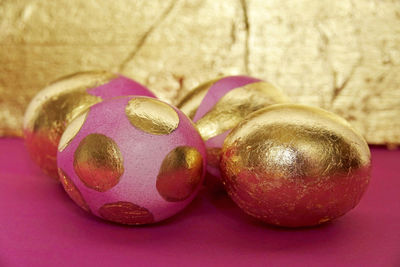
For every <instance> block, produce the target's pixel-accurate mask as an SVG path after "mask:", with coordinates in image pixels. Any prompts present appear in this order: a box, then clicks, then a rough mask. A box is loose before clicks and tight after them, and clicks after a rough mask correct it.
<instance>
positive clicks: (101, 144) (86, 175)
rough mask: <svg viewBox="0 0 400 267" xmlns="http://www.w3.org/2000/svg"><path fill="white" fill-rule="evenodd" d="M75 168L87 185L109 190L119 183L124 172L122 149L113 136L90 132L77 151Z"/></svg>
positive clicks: (100, 190) (98, 189) (100, 189)
mask: <svg viewBox="0 0 400 267" xmlns="http://www.w3.org/2000/svg"><path fill="white" fill-rule="evenodd" d="M74 169H75V172H76V174H77V175H78V177H79V178H80V179H81V181H82V182H83V183H84V184H85V185H86V186H87V187H89V188H92V189H94V190H97V191H99V192H104V191H107V190H109V189H111V188H112V187H114V186H115V185H117V184H118V182H119V179H120V177H121V176H122V174H123V173H124V165H123V158H122V154H121V151H120V150H119V148H118V145H117V144H116V143H115V142H114V141H113V140H112V139H111V138H109V137H107V136H105V135H102V134H90V135H88V136H86V137H85V138H84V139H83V140H82V141H81V142H80V144H79V146H78V148H77V149H76V151H75V155H74Z"/></svg>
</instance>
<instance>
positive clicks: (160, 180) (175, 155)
mask: <svg viewBox="0 0 400 267" xmlns="http://www.w3.org/2000/svg"><path fill="white" fill-rule="evenodd" d="M202 177H203V158H202V156H201V154H200V152H199V151H198V150H197V149H196V148H193V147H188V146H179V147H176V148H174V149H173V150H172V151H170V152H169V153H168V154H167V156H166V157H165V158H164V160H163V162H162V164H161V167H160V170H159V173H158V175H157V182H156V187H157V191H158V193H159V194H160V195H161V196H162V197H163V198H164V199H165V200H166V201H171V202H176V201H182V200H185V199H187V198H188V197H190V196H191V195H192V194H193V193H194V191H195V190H196V188H198V186H199V184H200V183H201V180H202Z"/></svg>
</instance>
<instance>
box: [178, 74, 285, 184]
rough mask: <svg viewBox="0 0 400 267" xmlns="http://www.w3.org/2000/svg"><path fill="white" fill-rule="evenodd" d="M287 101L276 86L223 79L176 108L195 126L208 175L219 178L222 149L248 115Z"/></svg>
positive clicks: (247, 79)
mask: <svg viewBox="0 0 400 267" xmlns="http://www.w3.org/2000/svg"><path fill="white" fill-rule="evenodd" d="M287 102H290V99H289V97H288V96H286V95H285V94H284V93H283V91H282V90H281V89H279V88H278V87H277V86H275V85H273V84H271V83H269V82H266V81H262V80H260V79H257V78H253V77H249V76H226V77H221V78H218V79H215V80H211V81H207V82H205V83H203V84H201V85H199V86H198V87H196V88H194V89H193V90H191V92H190V93H189V94H188V95H186V96H185V97H184V98H183V99H182V100H181V101H180V102H179V103H178V105H177V107H178V108H179V109H181V110H182V111H183V112H184V113H185V114H186V115H188V116H189V117H190V118H191V119H192V120H193V121H194V123H195V124H196V127H197V129H198V130H199V132H200V135H201V136H202V138H203V140H204V141H205V144H206V146H207V153H208V166H207V170H208V171H209V173H211V174H212V175H214V176H216V177H221V173H220V170H219V163H220V156H221V147H222V145H223V143H224V140H225V138H226V136H227V135H228V134H229V132H230V131H231V130H232V129H233V128H234V127H235V126H236V125H237V124H239V122H241V121H242V120H243V119H244V118H245V117H246V116H247V115H249V114H250V113H252V112H254V111H257V110H259V109H261V108H264V107H268V106H270V105H272V104H277V103H287Z"/></svg>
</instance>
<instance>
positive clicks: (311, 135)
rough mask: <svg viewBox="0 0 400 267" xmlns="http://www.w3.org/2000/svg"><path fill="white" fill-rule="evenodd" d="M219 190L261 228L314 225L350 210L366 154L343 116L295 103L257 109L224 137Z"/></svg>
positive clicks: (362, 180) (367, 165)
mask: <svg viewBox="0 0 400 267" xmlns="http://www.w3.org/2000/svg"><path fill="white" fill-rule="evenodd" d="M220 165H221V172H222V176H223V178H222V180H223V184H224V186H225V188H226V191H227V192H228V194H229V195H230V197H231V198H232V199H233V201H234V202H236V204H237V205H238V206H239V207H240V208H241V209H242V210H243V211H244V212H246V213H247V214H249V215H251V216H254V217H256V218H258V219H260V220H262V221H264V222H266V223H268V224H272V225H277V226H286V227H301V226H313V225H318V224H321V223H325V222H328V221H331V220H333V219H335V218H338V217H340V216H342V215H344V214H345V213H346V212H348V211H349V210H351V209H353V208H354V207H355V206H356V205H357V204H358V203H359V201H360V199H361V197H362V196H363V194H364V192H365V191H366V189H367V186H368V184H369V181H370V169H371V161H370V151H369V148H368V145H367V143H366V141H365V140H364V138H363V137H362V136H361V135H360V134H358V133H357V132H356V131H355V130H354V129H353V128H352V127H351V126H350V124H349V123H348V122H347V121H345V120H344V119H343V118H341V117H339V116H337V115H335V114H333V113H331V112H328V111H325V110H323V109H320V108H315V107H308V106H302V105H294V104H281V105H273V106H270V107H268V108H264V109H261V110H258V111H256V112H254V113H252V114H250V115H249V116H248V117H246V118H245V119H244V120H243V121H242V122H241V123H239V124H238V125H237V126H236V127H235V128H234V129H233V130H232V131H231V132H230V133H229V135H228V136H227V137H226V139H225V142H224V145H223V149H222V156H221V162H220Z"/></svg>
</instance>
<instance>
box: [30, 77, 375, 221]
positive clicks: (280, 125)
mask: <svg viewBox="0 0 400 267" xmlns="http://www.w3.org/2000/svg"><path fill="white" fill-rule="evenodd" d="M24 133H25V141H26V145H27V148H28V151H29V153H30V154H31V156H32V158H33V159H34V161H35V162H36V163H37V164H38V165H39V166H40V167H41V168H42V169H43V171H44V172H46V173H47V174H49V175H50V176H53V177H55V178H57V179H59V180H60V182H61V184H62V186H63V187H64V189H65V191H66V192H67V194H68V195H69V196H70V198H71V199H72V200H73V201H74V202H75V203H76V204H77V205H78V206H79V207H81V208H82V209H83V210H85V211H87V212H90V213H92V214H94V215H96V216H98V217H101V218H103V219H105V220H108V221H112V222H116V223H121V224H129V225H140V224H150V223H155V222H158V221H162V220H164V219H166V218H169V217H171V216H173V215H174V214H176V213H178V212H179V211H181V210H182V209H184V208H185V207H186V206H187V205H188V204H189V203H190V202H191V201H192V200H193V199H194V198H195V197H196V195H197V193H198V192H199V190H200V189H201V188H202V184H203V180H204V177H205V173H206V172H207V171H208V172H209V173H210V174H211V175H213V176H214V177H215V178H216V179H218V181H221V182H222V184H223V186H224V187H225V189H226V191H227V193H228V194H229V196H230V197H231V198H232V200H233V201H234V202H235V203H236V204H237V205H238V206H239V207H240V208H241V209H242V210H243V211H244V212H246V213H247V214H249V215H251V216H254V217H256V218H258V219H260V220H262V221H264V222H266V223H269V224H273V225H280V226H287V227H298V226H311V225H317V224H320V223H324V222H327V221H330V220H332V219H335V218H337V217H339V216H341V215H343V214H345V213H346V212H347V211H349V210H350V209H352V208H354V207H355V206H356V205H357V204H358V202H359V201H360V199H361V197H362V195H363V193H364V192H365V190H366V188H367V186H368V183H369V177H370V153H369V149H368V145H367V144H366V142H365V140H364V139H363V138H362V137H361V136H360V135H359V134H358V133H357V132H356V131H355V130H353V128H352V127H351V126H350V125H349V124H348V123H347V122H346V121H345V120H344V119H342V118H340V117H339V116H337V115H335V114H333V113H330V112H328V111H325V110H322V109H319V108H314V107H307V106H301V105H296V104H291V103H290V100H289V98H288V97H287V96H286V95H285V94H284V93H283V92H282V91H281V90H280V89H279V88H277V87H276V86H274V85H272V84H270V83H268V82H265V81H261V80H258V79H255V78H252V77H247V76H228V77H223V78H219V79H215V80H212V81H209V82H206V83H204V84H202V85H200V86H198V87H197V88H195V89H193V90H192V91H191V92H190V93H189V94H188V95H187V96H186V97H185V98H183V99H182V100H181V101H180V103H178V105H177V107H174V106H172V105H170V104H168V103H165V102H163V101H160V100H158V99H156V97H155V96H154V95H153V94H152V93H151V91H149V90H148V89H147V88H145V87H144V86H142V85H140V84H138V83H137V82H135V81H133V80H130V79H128V78H125V77H123V76H120V75H116V74H113V73H109V72H102V71H101V72H84V73H78V74H75V75H72V76H68V77H64V78H62V79H60V80H58V81H56V82H54V83H52V84H51V85H49V86H48V87H46V88H45V89H44V90H43V91H42V92H40V93H39V94H38V95H37V96H36V97H35V98H34V99H33V100H32V102H31V104H30V105H29V107H28V109H27V112H26V115H25V124H24Z"/></svg>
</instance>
